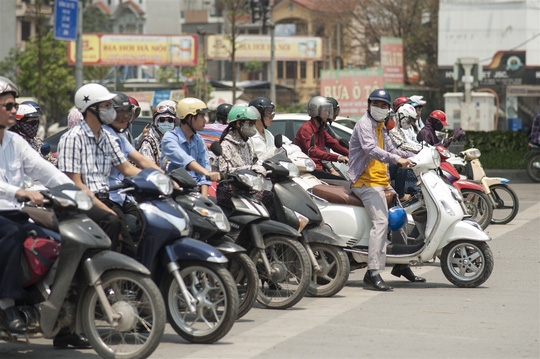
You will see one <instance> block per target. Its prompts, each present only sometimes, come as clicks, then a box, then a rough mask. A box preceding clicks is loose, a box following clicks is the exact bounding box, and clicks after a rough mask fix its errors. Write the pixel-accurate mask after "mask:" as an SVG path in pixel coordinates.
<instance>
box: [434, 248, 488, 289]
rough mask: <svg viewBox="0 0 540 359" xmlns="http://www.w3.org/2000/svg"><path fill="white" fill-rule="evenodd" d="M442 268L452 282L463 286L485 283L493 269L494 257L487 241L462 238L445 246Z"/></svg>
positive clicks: (469, 286)
mask: <svg viewBox="0 0 540 359" xmlns="http://www.w3.org/2000/svg"><path fill="white" fill-rule="evenodd" d="M440 260H441V269H442V271H443V274H444V276H445V277H446V279H448V280H449V281H450V283H452V284H454V285H455V286H457V287H461V288H474V287H478V286H479V285H481V284H483V283H484V282H485V281H486V280H487V279H488V278H489V276H490V275H491V272H492V271H493V265H494V259H493V253H492V252H491V248H489V246H488V244H487V243H486V242H476V241H470V240H461V241H455V242H450V243H448V244H447V245H446V247H444V249H443V251H442V254H441V257H440Z"/></svg>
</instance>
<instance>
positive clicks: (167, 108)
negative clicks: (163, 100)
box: [154, 105, 176, 116]
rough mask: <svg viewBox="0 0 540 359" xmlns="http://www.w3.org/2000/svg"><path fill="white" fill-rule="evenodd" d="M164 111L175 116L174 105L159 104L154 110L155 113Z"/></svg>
mask: <svg viewBox="0 0 540 359" xmlns="http://www.w3.org/2000/svg"><path fill="white" fill-rule="evenodd" d="M165 112H168V113H170V114H171V115H175V116H176V107H174V106H170V105H161V106H158V107H156V109H155V110H154V113H155V114H156V113H165Z"/></svg>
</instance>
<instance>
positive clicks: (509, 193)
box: [489, 184, 519, 224]
mask: <svg viewBox="0 0 540 359" xmlns="http://www.w3.org/2000/svg"><path fill="white" fill-rule="evenodd" d="M489 190H490V191H491V196H492V197H493V199H494V200H495V207H494V208H493V218H492V219H491V223H493V224H507V223H510V222H511V221H512V220H513V219H514V218H516V216H517V214H518V211H519V199H518V196H517V195H516V193H515V192H514V191H513V190H512V189H511V188H510V187H508V185H506V184H494V185H492V186H490V187H489Z"/></svg>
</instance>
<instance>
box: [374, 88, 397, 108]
mask: <svg viewBox="0 0 540 359" xmlns="http://www.w3.org/2000/svg"><path fill="white" fill-rule="evenodd" d="M371 101H383V102H386V103H387V104H388V106H392V97H390V94H389V93H388V92H387V91H386V90H385V89H376V90H374V91H372V92H371V93H370V94H369V97H368V103H370V102H371Z"/></svg>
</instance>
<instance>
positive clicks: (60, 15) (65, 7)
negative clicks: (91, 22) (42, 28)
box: [54, 0, 79, 41]
mask: <svg viewBox="0 0 540 359" xmlns="http://www.w3.org/2000/svg"><path fill="white" fill-rule="evenodd" d="M78 8H79V1H78V0H57V1H55V2H54V38H55V39H57V40H66V41H75V40H77V10H78Z"/></svg>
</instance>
